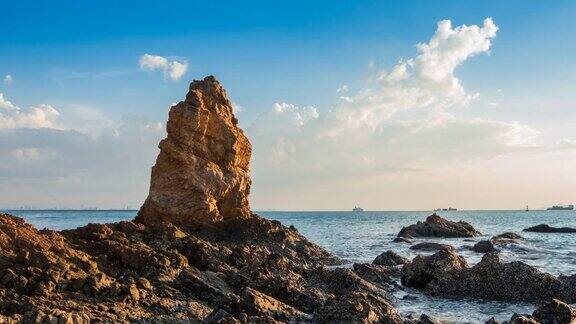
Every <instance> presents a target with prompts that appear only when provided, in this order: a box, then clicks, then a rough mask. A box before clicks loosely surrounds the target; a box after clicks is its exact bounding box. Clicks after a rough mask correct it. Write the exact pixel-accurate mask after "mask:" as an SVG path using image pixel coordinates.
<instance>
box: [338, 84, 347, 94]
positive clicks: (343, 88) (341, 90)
mask: <svg viewBox="0 0 576 324" xmlns="http://www.w3.org/2000/svg"><path fill="white" fill-rule="evenodd" d="M349 90H350V89H349V88H348V86H347V85H345V84H344V85H343V86H341V87H340V88H338V89H336V93H343V92H348V91H349Z"/></svg>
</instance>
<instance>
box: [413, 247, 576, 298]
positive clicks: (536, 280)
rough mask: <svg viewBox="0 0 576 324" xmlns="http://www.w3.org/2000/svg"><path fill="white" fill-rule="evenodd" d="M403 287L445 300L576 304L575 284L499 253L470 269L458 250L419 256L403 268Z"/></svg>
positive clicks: (490, 255)
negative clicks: (416, 289)
mask: <svg viewBox="0 0 576 324" xmlns="http://www.w3.org/2000/svg"><path fill="white" fill-rule="evenodd" d="M402 284H403V285H405V286H409V287H415V288H419V289H422V290H424V291H425V292H427V293H430V294H433V295H439V296H445V297H458V298H462V297H464V298H478V299H485V300H498V301H528V302H534V301H539V300H548V299H552V298H557V299H560V300H563V301H565V302H569V303H572V302H574V301H576V296H575V295H574V294H573V293H572V292H573V291H574V290H573V289H574V286H572V285H573V283H572V282H571V281H569V280H566V279H564V280H561V278H556V277H554V276H552V275H550V274H547V273H543V272H540V271H538V270H537V269H536V268H534V267H532V266H529V265H527V264H525V263H523V262H518V261H517V262H510V263H502V262H501V261H500V258H499V256H498V254H497V253H488V254H485V255H484V257H483V258H482V261H481V262H479V263H478V264H476V265H475V266H473V267H468V265H467V264H466V261H465V260H464V258H462V257H461V256H459V255H458V254H456V253H455V252H454V251H450V250H441V251H439V252H437V253H435V254H434V255H431V256H417V257H416V258H414V260H413V261H412V262H411V263H409V264H407V265H405V266H404V267H403V268H402Z"/></svg>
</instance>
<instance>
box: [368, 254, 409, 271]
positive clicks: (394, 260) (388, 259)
mask: <svg viewBox="0 0 576 324" xmlns="http://www.w3.org/2000/svg"><path fill="white" fill-rule="evenodd" d="M408 262H409V260H408V259H407V258H405V257H403V256H400V255H398V254H397V253H396V252H394V251H386V252H382V253H381V254H380V255H378V256H377V257H376V258H375V259H374V261H372V263H373V264H376V265H381V266H387V267H394V266H397V265H401V264H405V263H408Z"/></svg>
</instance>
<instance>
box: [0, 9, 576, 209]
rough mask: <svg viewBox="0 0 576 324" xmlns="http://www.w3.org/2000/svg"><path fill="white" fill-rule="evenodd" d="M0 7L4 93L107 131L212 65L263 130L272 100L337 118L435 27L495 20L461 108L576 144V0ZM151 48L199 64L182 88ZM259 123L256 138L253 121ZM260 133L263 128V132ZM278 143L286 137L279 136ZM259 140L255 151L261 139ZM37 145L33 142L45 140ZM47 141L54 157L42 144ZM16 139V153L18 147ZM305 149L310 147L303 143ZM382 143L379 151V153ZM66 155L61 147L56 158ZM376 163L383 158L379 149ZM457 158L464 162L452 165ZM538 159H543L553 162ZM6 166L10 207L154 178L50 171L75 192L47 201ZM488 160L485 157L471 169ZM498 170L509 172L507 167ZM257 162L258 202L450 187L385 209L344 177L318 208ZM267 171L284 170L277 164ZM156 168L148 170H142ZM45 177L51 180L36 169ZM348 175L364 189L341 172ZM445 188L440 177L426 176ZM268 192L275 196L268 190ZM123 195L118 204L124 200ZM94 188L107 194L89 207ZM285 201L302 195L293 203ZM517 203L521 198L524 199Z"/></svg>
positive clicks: (151, 114)
mask: <svg viewBox="0 0 576 324" xmlns="http://www.w3.org/2000/svg"><path fill="white" fill-rule="evenodd" d="M0 12H2V13H3V19H2V20H0V76H2V77H4V76H5V75H10V76H11V78H12V81H11V82H4V83H3V84H0V93H2V94H3V95H4V97H5V99H7V100H9V101H11V102H12V103H13V104H15V105H16V106H18V107H22V108H23V109H26V108H27V107H32V106H35V105H39V104H46V105H50V106H52V107H54V108H55V109H56V110H57V111H58V112H59V114H60V115H59V128H64V129H66V130H67V131H70V130H75V131H79V132H81V133H82V134H88V135H90V136H92V137H94V136H96V135H94V134H93V133H94V132H95V133H98V134H100V133H101V132H102V129H108V128H116V127H121V126H119V125H123V124H126V120H131V121H134V120H137V121H139V122H143V121H146V122H148V123H150V124H154V123H156V122H159V123H164V122H165V119H166V115H167V111H168V109H169V107H170V104H171V103H173V102H176V101H178V100H179V99H180V98H182V97H183V96H184V94H185V91H186V87H187V83H188V82H189V81H190V80H192V79H199V78H202V77H204V76H205V75H209V74H213V75H216V76H217V77H218V79H219V80H220V81H221V82H222V83H223V84H224V86H225V87H226V89H227V90H228V93H229V94H230V96H231V99H232V100H233V101H234V102H235V103H236V104H238V105H240V106H242V107H243V109H242V111H241V112H240V113H239V119H240V121H241V124H242V125H243V126H244V127H245V128H249V129H258V125H257V123H258V122H259V121H261V122H267V121H266V116H267V114H268V113H269V111H271V110H272V109H273V108H274V105H275V104H276V103H289V104H292V105H295V106H296V107H306V106H313V107H314V108H315V109H316V111H317V112H318V113H319V114H320V115H323V114H330V112H331V111H333V110H335V107H337V106H338V105H339V101H340V98H339V97H340V94H337V93H336V90H337V89H338V88H340V87H342V86H343V85H346V86H347V87H348V88H349V92H350V93H356V92H359V91H362V90H363V89H366V88H367V87H369V86H367V83H368V81H369V80H371V77H370V76H371V75H373V74H374V72H373V71H374V70H377V69H386V70H389V69H392V68H393V67H394V66H395V64H397V62H398V60H400V59H409V58H412V57H415V56H416V55H417V54H416V49H415V45H416V44H417V43H425V42H428V41H429V40H430V39H431V37H432V36H433V35H434V33H435V30H436V25H437V23H438V22H439V21H441V20H443V19H449V20H451V22H452V26H453V27H456V26H460V25H468V26H470V25H482V22H483V21H484V19H485V18H488V17H491V18H492V19H493V21H494V23H495V24H496V25H497V26H498V33H497V36H496V37H493V38H492V39H491V47H490V49H489V50H487V51H482V53H481V54H478V55H476V54H474V55H473V56H471V57H470V58H469V59H467V60H466V62H465V63H463V64H461V65H458V67H457V69H456V72H455V73H456V76H457V78H458V79H459V80H460V81H461V83H462V85H463V87H464V88H465V90H466V92H467V93H479V94H480V95H479V98H478V99H476V100H474V101H473V102H472V103H470V104H467V105H466V108H461V109H456V112H452V111H451V114H453V115H455V116H456V115H457V116H458V117H459V118H469V119H470V120H472V119H474V118H476V119H478V118H482V119H489V120H493V121H502V122H507V123H512V122H517V123H520V124H522V125H524V126H526V127H530V128H531V129H534V130H535V131H537V132H539V135H538V140H537V142H538V145H548V144H550V143H556V142H560V141H568V142H569V141H571V140H572V139H573V138H576V136H574V135H575V134H573V133H572V129H573V128H572V127H573V126H574V120H575V118H576V110H575V109H574V103H575V102H576V91H574V84H575V81H576V63H575V60H574V53H575V52H576V51H575V50H576V32H574V28H573V27H572V25H573V22H574V18H576V3H575V2H574V1H482V2H464V1H442V2H436V1H435V2H432V1H394V2H392V1H362V2H352V1H340V2H335V1H290V2H285V3H278V2H273V1H252V2H231V1H230V2H226V3H218V2H214V3H207V2H206V1H164V2H157V1H140V2H128V1H98V2H89V1H53V2H43V1H34V2H32V1H2V2H0ZM144 54H152V55H160V56H163V57H166V58H168V59H169V60H175V61H179V62H185V63H187V65H188V70H187V73H186V74H185V75H184V76H183V77H182V78H181V79H180V80H179V81H177V82H175V81H172V80H169V79H166V78H164V77H163V76H162V73H160V72H158V71H155V72H150V71H143V70H142V69H141V68H140V67H139V65H138V62H139V59H140V57H141V56H142V55H144ZM399 122H400V121H399ZM380 126H381V125H380ZM95 129H97V130H95ZM11 131H12V132H13V131H14V130H11ZM379 131H381V129H379ZM248 133H249V135H250V131H249V132H248ZM253 134H254V135H252V136H257V135H256V134H258V132H256V131H254V132H253ZM261 136H263V135H261ZM290 136H291V138H292V139H293V138H294V135H290ZM311 136H315V135H311ZM456 136H458V135H456ZM278 138H286V137H285V136H284V137H283V136H280V135H279V136H278ZM463 138H464V137H463ZM155 139H156V137H154V138H153V140H155ZM153 140H152V139H151V141H153ZM252 140H253V141H255V142H256V143H255V146H256V147H258V146H257V145H258V138H252ZM30 141H31V140H30ZM30 141H28V142H27V144H26V145H27V146H26V145H25V146H26V147H27V148H29V149H30V148H36V146H37V145H36V144H34V143H30ZM295 143H303V142H301V141H293V142H292V144H291V145H306V144H295ZM543 143H544V144H543ZM111 145H112V144H111ZM311 145H312V144H311ZM471 145H472V144H471ZM475 145H476V144H475ZM550 145H552V144H550ZM38 148H39V149H40V151H42V147H38ZM7 149H8V148H7ZM9 149H10V150H18V148H15V146H14V147H10V148H9ZM298 149H300V147H297V148H295V149H294V150H298ZM62 150H64V149H62ZM371 150H374V148H369V149H368V151H371ZM18 152H20V151H18ZM25 152H28V151H25ZM68 153H69V154H74V153H72V152H68ZM68 153H66V151H65V150H64V151H58V152H57V154H58V155H66V154H68ZM368 153H371V152H368ZM18 154H20V153H18ZM36 154H37V153H34V156H36ZM54 154H56V153H54ZM141 154H143V155H142V157H143V159H144V160H145V163H144V162H143V163H142V164H137V166H138V167H142V168H144V167H146V166H147V164H150V161H151V160H153V156H154V154H155V153H154V152H153V151H146V153H141ZM255 154H256V155H255V162H254V165H255V166H257V165H261V164H266V163H267V162H266V161H265V159H266V157H265V156H264V154H262V156H258V155H257V153H255ZM355 154H360V153H358V152H356V153H355ZM362 154H363V153H362ZM415 154H416V153H415ZM423 154H424V153H423ZM462 154H465V153H462ZM368 155H371V154H368ZM375 155H378V154H375ZM446 155H448V154H446ZM19 156H21V155H19ZM308 158H309V160H305V161H303V162H302V163H308V164H314V163H315V161H316V160H314V157H313V156H310V157H308ZM482 158H483V159H485V163H494V161H495V159H496V160H498V159H502V157H501V152H500V151H498V150H495V151H494V152H493V154H490V155H489V156H486V157H482ZM530 158H535V157H534V156H531V157H530ZM540 158H542V157H541V156H540V155H539V156H538V159H540ZM548 158H549V159H552V158H551V157H548ZM373 159H376V160H379V158H376V157H370V158H368V160H370V161H372V160H373ZM461 160H462V159H460V156H455V157H454V160H451V162H454V161H461ZM522 161H526V158H525V157H523V158H522ZM392 162H394V163H400V164H403V165H405V164H406V162H403V161H386V162H385V163H383V164H382V165H389V164H390V163H392ZM51 163H55V162H51ZM81 163H84V164H85V163H88V162H86V161H83V162H81ZM435 163H438V162H426V161H421V162H420V165H419V166H418V167H417V168H416V167H415V169H425V170H432V169H436V170H437V172H440V171H439V170H438V169H437V167H436V166H435V165H436V164H435ZM474 163H478V162H477V160H474V162H470V163H468V162H467V164H466V166H468V167H471V168H472V166H471V165H472V164H474ZM506 163H510V164H514V163H513V162H510V161H508V162H506ZM534 163H535V164H537V165H540V164H541V163H542V161H541V160H538V162H534ZM0 165H2V161H0ZM3 165H4V175H3V177H4V178H3V179H6V181H7V182H10V183H11V184H13V185H14V186H16V187H18V188H19V191H18V194H19V196H18V197H16V196H15V195H14V197H12V198H9V199H8V198H7V199H6V201H5V202H3V201H0V205H2V204H5V205H19V204H24V203H25V202H26V201H29V202H30V203H31V204H33V203H36V202H37V204H41V205H51V204H62V205H75V204H79V201H81V200H82V204H93V205H101V206H104V205H120V204H124V203H128V204H132V205H137V204H138V203H139V199H143V198H144V197H143V196H142V195H143V194H142V193H143V192H144V193H145V189H141V188H139V187H142V186H143V187H146V181H147V179H146V180H143V181H134V180H133V177H135V176H136V175H131V176H130V177H128V176H127V177H126V180H124V185H122V186H119V189H118V190H124V191H125V192H129V194H128V193H126V194H122V195H120V194H118V193H116V194H114V195H112V194H111V195H110V196H105V195H92V194H93V193H91V192H90V190H94V191H96V190H99V189H100V188H102V187H105V184H104V183H102V184H101V186H102V187H99V186H98V185H97V184H96V183H92V182H90V181H89V180H86V179H90V178H91V177H95V176H94V174H92V175H88V176H86V177H83V176H82V175H83V174H84V173H82V172H84V171H82V172H80V173H77V177H76V178H75V180H74V181H76V182H74V181H72V182H70V181H71V180H70V181H68V180H63V176H62V175H58V176H57V178H58V179H57V180H55V178H53V177H52V178H50V180H49V181H59V182H58V183H59V184H62V183H64V185H63V186H64V188H68V189H62V190H63V191H62V193H61V194H54V196H53V197H50V199H49V200H45V199H44V198H42V197H39V191H34V190H31V189H29V188H30V186H31V184H32V183H34V180H32V179H33V178H34V177H33V176H28V177H26V180H22V178H21V177H16V176H12V177H11V176H10V172H11V171H10V165H13V164H12V162H10V161H4V162H3ZM134 166H136V165H134ZM30 167H32V166H30ZM35 167H37V166H35ZM476 167H478V166H477V165H476V164H474V167H473V168H476ZM526 168H530V166H529V165H528V166H526ZM72 169H74V167H71V170H70V173H75V172H77V170H76V169H74V170H76V171H73V170H72ZM81 169H83V168H81ZM265 169H266V168H265ZM501 169H505V168H504V166H502V167H501ZM253 170H254V171H253V174H254V177H255V190H254V191H253V192H254V196H255V197H254V201H253V204H254V205H256V207H258V208H276V209H330V207H332V208H335V209H338V208H345V206H347V205H354V204H356V203H363V204H364V205H366V206H372V207H373V208H396V209H414V208H426V207H428V206H429V207H434V206H435V205H439V204H442V203H444V202H446V203H448V202H449V201H450V198H448V197H437V198H434V199H431V200H422V201H419V202H415V203H413V204H412V203H411V202H409V201H408V200H406V201H403V200H402V199H400V200H398V199H396V200H395V201H397V203H393V202H384V203H380V202H377V201H379V199H377V198H374V197H368V196H367V197H353V198H350V199H349V200H343V201H342V203H341V205H339V204H337V203H335V202H334V201H332V200H330V199H329V198H328V195H327V194H325V192H326V190H325V189H326V188H328V187H330V186H331V185H330V183H331V181H332V180H333V179H332V178H330V177H327V178H324V179H320V180H318V181H319V183H320V182H321V183H323V184H324V186H326V187H322V186H320V187H318V186H319V185H318V186H316V187H315V188H316V189H314V188H313V187H314V186H312V187H310V189H309V191H306V193H307V196H310V197H320V198H317V200H318V201H319V203H314V200H313V199H310V200H309V201H308V200H306V199H303V197H300V196H290V197H289V198H287V195H290V194H289V193H287V192H286V190H285V189H282V188H279V187H280V186H281V184H276V185H273V184H270V186H272V187H274V188H276V189H277V191H274V190H272V189H271V188H269V187H266V186H268V184H267V185H266V186H260V185H258V183H257V181H256V180H258V179H262V178H266V179H267V178H268V176H267V175H266V174H265V173H264V172H261V173H260V171H258V170H257V169H253ZM267 170H268V169H267ZM65 171H66V170H64V171H63V172H64V173H65ZM269 171H270V172H272V173H274V172H273V169H270V170H269ZM99 172H102V171H99ZM346 172H348V171H346ZM442 172H445V171H442ZM15 173H16V172H14V174H15ZM147 173H148V169H147V168H145V170H144V171H143V172H142V173H138V175H146V174H147ZM352 173H353V172H352ZM352 173H351V174H352ZM542 174H546V175H547V176H548V174H547V173H544V172H543V173H542ZM436 175H438V176H439V173H436ZM523 175H525V174H517V175H516V176H517V177H521V176H523ZM379 176H383V177H385V178H386V179H387V180H390V179H389V178H388V177H390V176H391V175H389V174H387V175H385V176H384V175H382V174H380V173H377V174H370V175H366V178H367V179H368V178H371V179H373V178H378V177H379ZM395 176H398V175H395ZM453 177H454V179H456V178H457V176H456V175H453ZM495 177H496V178H495V179H494V183H493V184H496V183H499V182H504V183H506V181H511V179H508V178H506V176H503V175H498V176H495ZM408 178H410V176H408V177H407V178H405V179H404V180H403V181H404V182H402V183H397V184H396V185H395V186H394V185H392V184H391V185H390V188H389V190H391V191H392V190H393V189H394V188H398V187H402V186H406V188H409V185H408V183H411V181H412V180H407V179H408ZM78 179H83V180H78ZM430 179H435V177H430ZM505 179H507V180H505ZM35 181H38V182H47V181H48V180H47V179H45V178H44V177H38V178H37V179H36V180H35ZM78 181H80V182H78ZM102 181H103V180H102ZM283 181H285V179H283ZM367 181H369V180H367ZM383 181H384V180H383ZM262 182H265V181H262ZM338 183H339V184H346V186H351V187H353V188H354V185H353V184H352V183H350V182H346V180H345V179H341V181H340V182H338ZM433 183H434V182H433V180H430V182H429V183H426V185H427V186H432V184H433ZM458 183H459V182H458V181H457V180H454V186H453V187H450V188H448V189H449V190H448V189H447V190H448V192H449V191H461V190H462V188H463V187H462V186H461V185H460V187H458V186H459V185H458ZM294 185H295V186H296V185H298V184H294ZM571 185H572V183H571V182H570V183H561V184H560V187H561V189H559V191H561V192H548V191H547V195H543V194H542V193H525V195H524V196H521V197H518V199H517V200H522V201H533V200H536V201H535V202H534V203H535V204H547V203H549V202H556V200H565V199H568V194H567V191H568V187H569V186H571ZM358 186H359V187H356V188H355V189H354V191H358V188H364V187H363V186H366V188H372V187H371V186H372V185H368V184H367V183H362V184H358ZM470 186H472V184H470ZM486 186H488V184H486ZM90 187H93V188H94V189H90ZM137 187H138V188H139V189H137ZM277 187H278V188H277ZM286 187H289V186H286ZM572 189H573V188H572ZM78 190H82V191H84V192H85V193H84V194H82V195H81V194H78V196H77V197H76V196H73V195H71V193H77V192H78ZM259 190H260V192H267V193H270V194H266V195H263V194H262V195H260V194H259ZM406 190H408V189H406ZM349 194H350V193H348V192H346V191H345V190H340V191H338V192H337V193H334V195H336V196H338V195H342V196H346V195H349ZM422 194H423V195H425V194H426V193H424V192H423V193H422ZM119 195H120V196H121V198H118V199H115V198H114V197H118V196H119ZM270 195H274V196H270ZM323 195H326V197H324V196H323ZM91 196H94V197H96V196H97V197H96V198H94V199H93V201H86V200H90V199H91V198H90V197H91ZM446 196H448V193H447V194H446ZM537 197H542V198H540V199H537ZM555 197H558V198H557V199H556V198H555ZM283 199H286V200H287V201H289V202H290V203H286V204H282V201H283ZM555 199H556V200H555ZM461 201H462V202H461V205H463V206H466V207H470V208H473V207H478V208H479V207H484V206H485V205H486V207H510V205H507V204H506V203H504V202H503V201H501V200H498V199H496V198H494V199H493V200H488V201H486V202H482V203H474V200H473V199H472V198H466V197H463V198H462V200H461ZM298 202H302V203H301V206H294V205H295V204H297V203H298ZM560 202H561V201H560ZM514 204H518V205H524V203H523V202H522V203H521V202H514ZM488 205H489V206H488Z"/></svg>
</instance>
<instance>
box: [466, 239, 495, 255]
mask: <svg viewBox="0 0 576 324" xmlns="http://www.w3.org/2000/svg"><path fill="white" fill-rule="evenodd" d="M471 250H472V251H474V252H476V253H490V252H494V251H496V248H495V247H494V244H492V242H490V241H480V242H478V243H476V244H474V246H473V247H472V248H471Z"/></svg>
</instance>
